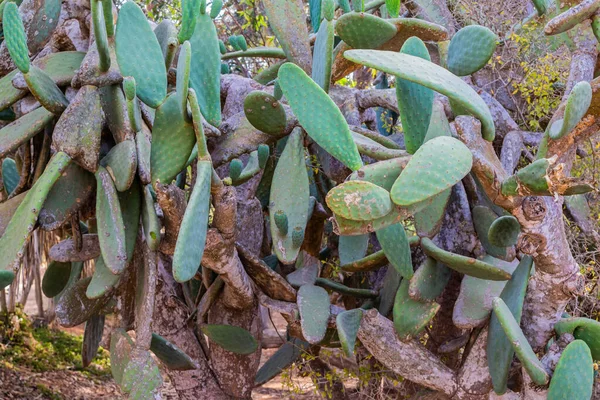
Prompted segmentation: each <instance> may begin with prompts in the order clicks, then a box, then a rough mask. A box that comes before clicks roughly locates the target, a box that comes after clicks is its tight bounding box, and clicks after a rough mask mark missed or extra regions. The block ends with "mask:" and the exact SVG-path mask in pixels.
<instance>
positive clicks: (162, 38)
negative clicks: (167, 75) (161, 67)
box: [154, 19, 178, 68]
mask: <svg viewBox="0 0 600 400" xmlns="http://www.w3.org/2000/svg"><path fill="white" fill-rule="evenodd" d="M154 35H155V36H156V40H158V44H159V46H160V50H161V51H162V54H163V59H164V64H165V67H166V68H169V67H170V66H171V63H172V62H173V57H174V56H175V49H176V48H177V44H178V39H177V28H176V27H175V24H174V23H173V21H171V20H170V19H163V20H162V22H161V23H160V24H158V25H157V26H156V28H154Z"/></svg>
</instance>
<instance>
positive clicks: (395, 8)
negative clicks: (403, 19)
mask: <svg viewBox="0 0 600 400" xmlns="http://www.w3.org/2000/svg"><path fill="white" fill-rule="evenodd" d="M385 8H386V9H387V12H388V14H390V17H392V18H398V15H399V14H400V0H385Z"/></svg>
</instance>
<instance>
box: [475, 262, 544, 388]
mask: <svg viewBox="0 0 600 400" xmlns="http://www.w3.org/2000/svg"><path fill="white" fill-rule="evenodd" d="M532 265H533V260H532V258H531V257H530V256H525V257H523V259H522V260H521V262H520V263H519V265H518V266H517V269H516V270H515V272H513V275H512V278H511V279H510V280H509V281H508V283H507V284H506V286H505V287H504V290H502V293H501V294H500V298H501V299H502V300H504V302H505V304H506V306H507V307H508V309H509V310H510V312H511V313H512V315H513V316H514V318H515V320H516V321H517V323H518V324H520V323H521V314H522V313H523V301H524V300H525V293H526V291H527V283H528V282H529V275H530V273H531V266H532ZM486 352H487V358H488V360H494V362H491V363H488V368H489V371H490V376H491V377H492V385H493V387H494V391H495V392H496V393H497V394H503V393H504V392H506V388H507V386H506V382H507V381H508V374H509V372H510V365H511V363H512V359H513V356H514V354H515V352H514V350H513V348H512V345H511V343H510V340H509V339H508V338H507V337H506V334H505V333H504V329H503V328H502V326H501V325H500V322H499V321H498V317H497V316H496V314H495V313H492V316H491V318H490V327H489V331H488V342H487V349H486Z"/></svg>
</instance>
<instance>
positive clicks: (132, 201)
mask: <svg viewBox="0 0 600 400" xmlns="http://www.w3.org/2000/svg"><path fill="white" fill-rule="evenodd" d="M118 196H119V205H120V207H121V211H122V213H123V214H122V215H123V226H124V227H125V251H126V254H127V259H126V262H127V263H129V262H130V261H131V259H132V257H133V251H134V249H135V242H136V238H137V234H138V231H139V225H140V215H141V212H142V189H141V186H140V183H139V181H138V180H137V179H135V180H134V181H133V184H132V185H131V187H130V188H129V189H128V190H126V191H124V192H119V193H118Z"/></svg>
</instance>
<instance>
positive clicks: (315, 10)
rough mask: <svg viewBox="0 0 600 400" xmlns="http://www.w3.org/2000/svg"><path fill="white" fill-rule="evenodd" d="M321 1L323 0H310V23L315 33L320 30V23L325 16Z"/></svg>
mask: <svg viewBox="0 0 600 400" xmlns="http://www.w3.org/2000/svg"><path fill="white" fill-rule="evenodd" d="M321 3H322V1H321V0H308V9H309V11H310V24H311V25H312V30H313V33H317V32H318V31H319V24H320V23H321V19H322V18H323V17H322V14H323V12H322V11H321V8H322V5H321ZM334 7H335V6H334Z"/></svg>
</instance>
